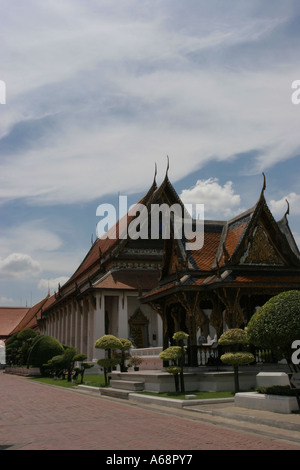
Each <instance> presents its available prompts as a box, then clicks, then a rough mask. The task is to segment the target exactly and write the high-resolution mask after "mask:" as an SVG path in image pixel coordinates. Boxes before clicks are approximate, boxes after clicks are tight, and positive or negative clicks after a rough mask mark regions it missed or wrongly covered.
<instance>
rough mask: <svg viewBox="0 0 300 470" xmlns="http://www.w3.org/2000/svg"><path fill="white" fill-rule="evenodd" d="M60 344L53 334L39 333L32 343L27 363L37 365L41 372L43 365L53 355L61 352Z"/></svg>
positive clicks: (62, 350)
mask: <svg viewBox="0 0 300 470" xmlns="http://www.w3.org/2000/svg"><path fill="white" fill-rule="evenodd" d="M63 352H64V348H63V346H62V344H61V343H60V342H59V341H58V340H57V339H56V338H54V337H53V336H47V335H39V336H37V337H36V338H35V339H34V340H33V343H32V348H31V350H30V353H29V357H28V365H31V366H33V367H39V368H40V369H41V372H42V373H43V365H44V364H47V362H48V361H49V360H50V359H52V358H53V357H54V356H59V355H61V354H63Z"/></svg>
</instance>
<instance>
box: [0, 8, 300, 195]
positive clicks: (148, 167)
mask: <svg viewBox="0 0 300 470" xmlns="http://www.w3.org/2000/svg"><path fill="white" fill-rule="evenodd" d="M16 4H17V5H18V8H19V9H21V12H22V15H16V14H15V11H14V10H10V9H9V8H8V9H7V10H6V12H5V15H6V18H7V20H9V21H7V22H6V23H7V24H9V28H7V27H6V28H5V32H4V35H5V40H6V48H7V50H8V52H9V53H8V54H7V55H6V56H5V57H6V59H5V62H4V63H3V64H2V65H3V70H5V73H6V76H5V77H1V78H3V79H5V81H6V83H7V88H8V91H7V105H6V107H5V110H4V111H5V112H4V113H3V116H2V129H3V131H2V132H3V135H4V134H5V133H6V134H7V136H9V135H10V134H9V132H10V131H13V126H14V124H19V132H21V131H22V129H23V132H24V133H26V132H27V128H26V129H25V127H24V126H25V125H26V124H30V123H31V122H32V126H33V127H34V136H31V138H29V142H27V145H26V146H21V150H16V151H14V152H13V156H11V155H10V154H9V151H10V147H9V150H8V151H7V150H6V151H5V150H4V151H2V156H3V158H2V159H1V173H0V175H1V176H0V188H1V190H0V197H2V198H3V200H11V199H15V198H26V199H27V201H29V202H31V203H33V204H35V203H38V204H57V203H58V204H64V203H67V204H69V203H73V202H80V201H86V200H92V199H94V198H96V197H101V196H103V195H105V194H108V193H116V192H118V191H123V192H129V191H131V192H132V191H140V190H142V189H144V188H145V187H147V186H148V184H149V181H150V178H151V175H152V172H153V167H154V162H155V161H157V162H158V164H159V163H160V162H161V164H162V165H163V166H164V168H165V158H166V155H169V156H170V159H171V170H172V181H174V182H176V180H178V179H179V178H181V177H184V176H186V175H187V174H188V173H190V172H191V171H193V170H196V169H198V168H199V167H201V165H203V164H205V163H206V162H207V161H208V160H211V159H215V160H216V161H217V160H226V159H228V158H231V157H232V155H236V154H239V153H245V152H248V151H249V150H257V151H258V156H257V162H256V163H257V164H256V166H255V167H254V168H252V169H251V171H254V172H259V173H260V172H261V170H262V168H267V167H270V166H272V165H274V163H276V162H278V161H282V160H284V159H287V158H289V157H291V156H293V155H295V154H296V153H297V151H298V150H299V147H300V140H299V132H298V121H299V120H298V117H299V112H298V109H297V107H296V106H293V105H292V104H291V100H290V95H291V89H290V85H291V83H292V81H293V80H294V79H295V77H296V78H297V72H298V70H297V66H296V65H295V63H294V56H293V58H292V59H293V60H290V62H288V63H287V64H285V66H284V67H282V65H281V62H280V60H279V58H280V59H281V60H284V61H289V55H288V54H287V55H282V57H278V54H274V55H272V54H271V53H270V51H268V52H267V53H266V55H267V57H268V66H267V67H261V66H257V56H256V54H255V53H253V51H252V54H251V53H249V54H248V55H247V56H245V55H243V47H245V45H247V46H248V47H249V48H251V47H256V48H258V47H259V45H260V44H262V45H264V44H265V42H264V41H267V40H268V39H270V37H271V35H272V33H273V32H274V31H276V28H277V27H279V26H280V25H281V24H284V22H286V21H287V19H288V18H289V14H290V12H289V9H288V8H286V9H285V14H284V15H283V14H282V11H281V10H280V14H279V13H278V8H279V7H277V9H276V8H274V12H273V11H272V12H269V13H270V15H262V16H261V15H259V13H260V11H259V9H257V5H256V7H251V8H250V7H247V6H246V7H244V8H245V9H246V12H247V13H249V14H241V12H239V10H238V9H235V8H232V9H230V8H229V9H228V8H227V7H226V8H223V7H222V6H221V5H220V4H219V3H218V8H217V9H216V10H215V9H213V8H211V7H209V6H207V4H205V3H204V2H199V6H197V7H195V5H194V8H196V12H195V14H194V15H191V16H190V17H189V20H190V24H188V22H187V21H186V20H185V19H184V18H182V17H180V16H179V15H180V8H181V7H180V6H179V5H180V4H179V3H177V2H176V4H175V5H174V3H173V2H172V6H171V5H170V4H169V3H168V2H167V3H166V5H161V4H160V2H155V5H154V6H152V4H151V9H149V3H148V2H142V3H141V2H129V3H128V2H126V3H125V4H124V5H123V7H122V8H120V9H119V8H118V10H117V11H116V9H115V8H112V7H111V4H110V3H109V2H105V1H102V2H100V3H98V2H97V4H95V3H92V4H90V3H88V4H83V3H82V2H76V1H72V2H70V1H66V2H64V5H61V2H57V1H53V2H51V3H47V5H46V6H45V5H43V6H42V7H41V6H37V4H36V2H33V3H31V2H29V6H28V7H27V8H26V9H24V8H23V7H22V6H21V5H22V3H21V2H18V1H17V2H16ZM233 5H234V2H233ZM219 10H220V11H219ZM33 11H34V14H33ZM217 11H219V13H216V12H217ZM276 12H277V14H276ZM188 14H191V13H190V12H189V13H188ZM181 21H182V23H183V25H184V26H185V27H183V26H182V27H178V22H179V24H180V22H181ZM185 21H186V22H185ZM199 22H200V27H199ZM37 36H38V37H39V41H36V37H37ZM239 48H240V49H239ZM231 49H232V51H234V52H235V56H237V57H240V58H241V61H240V62H239V61H238V59H235V60H233V59H232V57H233V52H231V56H230V58H231V59H232V62H233V63H232V64H231V62H229V63H228V62H226V60H225V59H222V51H224V53H226V54H229V53H230V51H231ZM273 56H274V59H275V60H274V62H272V61H271V60H270V57H273ZM287 70H288V71H289V72H288V73H287ZM45 118H47V119H49V121H47V120H46V121H44V119H45ZM33 123H34V124H33ZM14 132H15V130H14ZM11 139H12V140H13V142H14V144H16V143H17V142H18V138H14V134H13V133H12V135H11ZM6 152H8V153H6ZM124 162H126V165H125V164H124ZM12 174H13V175H14V177H13V178H11V175H12ZM133 175H134V177H133Z"/></svg>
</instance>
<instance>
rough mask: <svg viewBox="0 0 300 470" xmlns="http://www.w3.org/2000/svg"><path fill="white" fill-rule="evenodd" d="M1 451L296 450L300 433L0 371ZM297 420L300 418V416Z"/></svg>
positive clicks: (185, 451)
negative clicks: (122, 398) (128, 399)
mask: <svg viewBox="0 0 300 470" xmlns="http://www.w3.org/2000/svg"><path fill="white" fill-rule="evenodd" d="M0 397H1V399H0V449H1V448H2V449H5V448H6V446H7V449H8V450H13V449H17V450H106V451H107V450H109V451H113V450H114V451H118V450H119V451H122V450H127V451H128V450H129V451H139V450H140V451H143V450H151V451H153V450H156V451H157V450H161V451H168V450H173V451H182V452H181V455H183V454H187V453H188V451H196V450H300V432H299V431H295V430H291V431H288V430H285V429H279V430H278V429H277V430H276V429H273V430H272V429H271V428H270V427H267V429H265V426H264V425H260V424H255V426H254V427H252V428H251V423H249V424H247V423H240V422H238V421H237V420H229V419H228V417H225V418H224V417H222V416H216V415H214V414H213V413H212V412H211V411H212V410H209V409H206V410H205V409H203V408H202V411H200V412H199V410H198V411H197V410H195V411H193V410H175V409H169V408H167V409H166V407H157V406H156V407H154V406H153V405H138V404H134V403H131V402H128V401H125V400H117V399H112V398H104V397H100V396H99V394H93V393H86V392H79V391H72V390H70V389H63V388H58V387H52V386H48V385H44V384H40V383H36V382H31V381H30V380H28V379H26V378H24V377H18V376H13V375H9V374H5V373H3V372H2V371H1V372H0ZM299 420H300V418H299Z"/></svg>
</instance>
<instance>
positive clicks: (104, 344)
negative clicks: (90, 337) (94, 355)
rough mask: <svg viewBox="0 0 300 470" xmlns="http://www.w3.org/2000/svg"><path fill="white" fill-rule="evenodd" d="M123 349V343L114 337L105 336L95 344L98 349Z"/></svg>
mask: <svg viewBox="0 0 300 470" xmlns="http://www.w3.org/2000/svg"><path fill="white" fill-rule="evenodd" d="M122 347H123V346H122V342H121V341H120V340H119V339H118V338H117V337H116V336H114V335H104V336H102V337H101V338H99V339H97V341H96V342H95V348H97V349H106V350H108V349H122Z"/></svg>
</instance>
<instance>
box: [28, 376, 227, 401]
mask: <svg viewBox="0 0 300 470" xmlns="http://www.w3.org/2000/svg"><path fill="white" fill-rule="evenodd" d="M30 380H34V381H36V382H42V383H45V384H49V385H56V386H57V387H69V388H70V387H75V386H76V385H79V384H80V378H79V379H78V380H77V383H76V384H74V383H73V382H68V380H67V379H66V378H65V379H64V380H55V379H53V378H52V377H30ZM83 384H84V385H90V386H91V387H105V380H104V375H87V376H85V377H84V379H83ZM138 393H141V394H144V395H153V396H155V397H162V398H176V399H178V400H186V398H185V396H186V395H196V399H198V400H205V399H209V398H233V397H234V392H186V393H183V394H182V393H176V392H168V393H167V392H166V393H155V392H138Z"/></svg>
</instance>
